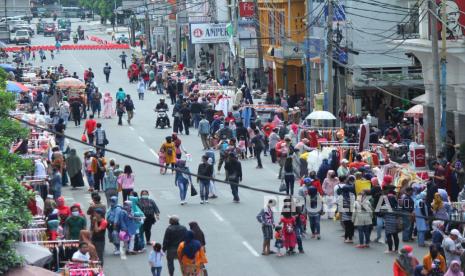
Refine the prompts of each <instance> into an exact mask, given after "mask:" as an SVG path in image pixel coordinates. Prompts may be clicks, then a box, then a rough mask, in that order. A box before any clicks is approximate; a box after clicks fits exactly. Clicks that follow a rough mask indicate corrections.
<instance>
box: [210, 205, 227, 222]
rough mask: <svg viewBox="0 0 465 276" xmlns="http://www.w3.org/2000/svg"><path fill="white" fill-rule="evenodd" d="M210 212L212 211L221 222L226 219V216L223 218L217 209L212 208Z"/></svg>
mask: <svg viewBox="0 0 465 276" xmlns="http://www.w3.org/2000/svg"><path fill="white" fill-rule="evenodd" d="M210 212H212V214H213V215H214V216H215V217H216V218H217V219H218V220H219V221H221V222H223V221H224V218H223V217H222V216H221V215H220V214H218V212H217V211H216V210H215V209H213V208H210Z"/></svg>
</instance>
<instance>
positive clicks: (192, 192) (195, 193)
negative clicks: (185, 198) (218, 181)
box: [191, 184, 198, 196]
mask: <svg viewBox="0 0 465 276" xmlns="http://www.w3.org/2000/svg"><path fill="white" fill-rule="evenodd" d="M197 194H198V193H197V190H196V189H195V187H194V185H193V184H191V196H196V195H197Z"/></svg>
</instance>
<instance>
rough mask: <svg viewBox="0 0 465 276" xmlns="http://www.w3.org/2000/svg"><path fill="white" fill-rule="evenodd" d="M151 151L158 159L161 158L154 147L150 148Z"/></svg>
mask: <svg viewBox="0 0 465 276" xmlns="http://www.w3.org/2000/svg"><path fill="white" fill-rule="evenodd" d="M150 152H151V153H152V154H153V155H155V157H156V158H157V159H158V158H159V157H158V153H156V152H155V151H154V150H153V149H150Z"/></svg>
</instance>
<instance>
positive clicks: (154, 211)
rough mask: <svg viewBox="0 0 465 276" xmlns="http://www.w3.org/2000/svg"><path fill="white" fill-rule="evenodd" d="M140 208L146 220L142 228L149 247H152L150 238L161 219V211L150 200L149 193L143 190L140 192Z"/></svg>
mask: <svg viewBox="0 0 465 276" xmlns="http://www.w3.org/2000/svg"><path fill="white" fill-rule="evenodd" d="M139 207H140V209H141V210H142V212H143V213H144V216H145V220H144V225H143V226H142V228H143V232H144V234H145V239H146V242H147V245H150V244H151V243H150V237H151V236H152V226H153V224H155V222H156V221H157V220H158V219H160V210H159V209H158V206H157V204H156V203H155V201H154V200H153V199H151V198H149V191H147V190H142V191H141V192H140V200H139Z"/></svg>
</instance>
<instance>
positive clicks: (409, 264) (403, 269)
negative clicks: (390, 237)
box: [393, 245, 418, 276]
mask: <svg viewBox="0 0 465 276" xmlns="http://www.w3.org/2000/svg"><path fill="white" fill-rule="evenodd" d="M417 265H418V260H417V258H415V256H413V248H412V247H411V246H409V245H406V246H404V248H402V249H401V250H400V254H399V257H397V258H396V260H395V261H394V265H393V272H394V276H412V275H414V273H415V268H416V266H417Z"/></svg>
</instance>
